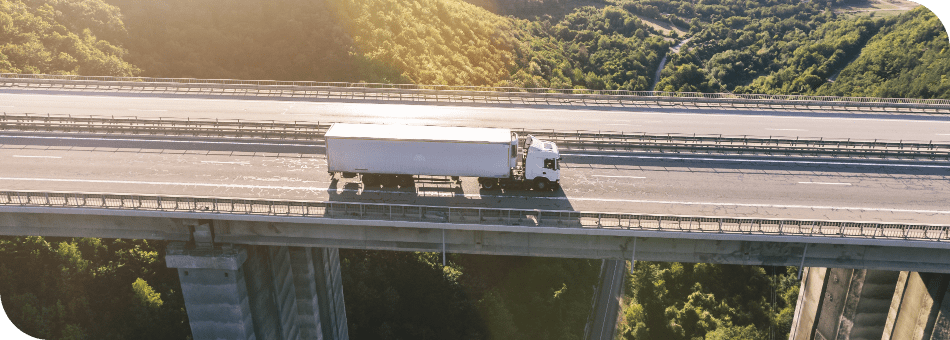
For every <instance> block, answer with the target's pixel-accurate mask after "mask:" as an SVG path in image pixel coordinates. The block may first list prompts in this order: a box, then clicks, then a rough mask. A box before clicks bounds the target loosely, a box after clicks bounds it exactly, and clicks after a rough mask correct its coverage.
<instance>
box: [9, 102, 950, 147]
mask: <svg viewBox="0 0 950 340" xmlns="http://www.w3.org/2000/svg"><path fill="white" fill-rule="evenodd" d="M0 112H6V113H38V114H71V115H84V116H88V115H99V116H116V117H120V116H123V117H126V116H137V117H141V118H148V117H172V118H179V119H185V118H191V119H212V120H213V119H243V120H276V121H291V122H292V121H306V122H318V121H320V122H347V123H379V124H414V125H425V124H428V125H450V126H469V127H510V128H527V129H532V130H537V129H556V130H591V131H625V132H644V133H651V134H666V133H683V134H694V133H695V134H712V135H718V134H722V135H724V136H742V135H748V136H760V137H769V136H784V137H802V138H805V137H809V138H825V139H842V140H843V139H848V138H851V139H860V140H875V139H881V140H894V141H898V140H910V141H922V142H929V141H933V142H942V143H950V115H925V114H920V115H912V114H905V113H882V112H877V113H867V112H865V113H842V112H813V111H805V112H794V111H784V110H747V109H741V110H724V109H671V108H629V107H628V108H619V107H614V108H590V109H580V108H563V107H546V108H539V107H499V106H486V105H482V106H458V105H452V104H447V103H441V104H440V103H425V104H423V103H396V102H394V103H384V104H376V103H366V102H352V103H344V102H332V101H324V102H317V101H309V100H300V99H298V100H294V99H292V98H270V99H265V98H254V97H243V98H234V97H232V98H225V97H215V98H202V97H198V96H193V95H192V96H189V95H174V96H172V95H154V94H107V93H96V92H66V91H61V92H58V91H36V90H15V89H0Z"/></svg>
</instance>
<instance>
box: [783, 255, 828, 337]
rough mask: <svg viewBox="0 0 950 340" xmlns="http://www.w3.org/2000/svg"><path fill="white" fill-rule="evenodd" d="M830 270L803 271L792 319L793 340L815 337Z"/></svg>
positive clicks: (812, 268) (815, 268) (811, 269)
mask: <svg viewBox="0 0 950 340" xmlns="http://www.w3.org/2000/svg"><path fill="white" fill-rule="evenodd" d="M827 274H828V268H817V267H808V268H805V269H804V270H802V285H801V288H799V290H798V302H797V303H796V304H795V316H794V317H793V318H792V331H791V334H790V335H789V337H788V338H789V339H791V340H809V339H811V338H812V337H813V336H814V329H815V321H816V317H817V316H818V309H819V308H821V301H822V299H821V297H822V295H824V291H825V282H826V281H825V276H826V275H827Z"/></svg>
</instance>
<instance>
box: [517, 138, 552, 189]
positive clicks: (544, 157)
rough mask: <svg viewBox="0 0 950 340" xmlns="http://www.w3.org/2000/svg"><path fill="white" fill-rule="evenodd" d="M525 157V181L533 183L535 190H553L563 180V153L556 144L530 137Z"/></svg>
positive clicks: (527, 140) (527, 139)
mask: <svg viewBox="0 0 950 340" xmlns="http://www.w3.org/2000/svg"><path fill="white" fill-rule="evenodd" d="M525 144H527V147H526V148H525V155H524V163H523V164H524V177H525V181H528V182H532V183H533V185H534V188H535V189H538V190H549V189H553V188H554V187H555V186H557V185H558V184H559V183H560V180H561V153H560V152H559V151H558V149H557V144H554V142H549V141H543V140H540V139H537V138H535V137H534V136H532V135H528V138H526V140H525Z"/></svg>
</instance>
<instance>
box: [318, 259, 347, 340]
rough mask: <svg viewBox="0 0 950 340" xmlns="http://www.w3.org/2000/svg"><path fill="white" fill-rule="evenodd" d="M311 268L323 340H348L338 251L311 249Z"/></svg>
mask: <svg viewBox="0 0 950 340" xmlns="http://www.w3.org/2000/svg"><path fill="white" fill-rule="evenodd" d="M313 266H314V273H315V275H314V277H315V278H316V279H317V280H316V283H317V295H318V298H317V302H318V304H319V305H320V316H321V318H320V324H321V325H323V326H324V327H323V336H324V339H349V337H350V336H349V331H348V328H347V325H346V306H345V305H344V303H343V276H342V275H341V274H340V250H339V249H337V248H313Z"/></svg>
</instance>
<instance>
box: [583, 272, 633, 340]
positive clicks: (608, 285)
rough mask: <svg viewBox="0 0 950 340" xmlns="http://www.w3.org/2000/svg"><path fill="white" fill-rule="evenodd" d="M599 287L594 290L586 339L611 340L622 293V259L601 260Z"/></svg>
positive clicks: (615, 326) (615, 329)
mask: <svg viewBox="0 0 950 340" xmlns="http://www.w3.org/2000/svg"><path fill="white" fill-rule="evenodd" d="M603 263H604V267H603V271H601V273H600V280H598V282H600V287H597V292H595V293H594V294H595V295H594V297H595V300H594V301H595V302H594V306H593V311H594V315H593V317H592V318H591V319H590V323H589V324H588V328H587V332H588V333H587V334H585V336H586V337H585V339H586V340H613V338H614V335H615V334H616V332H617V321H618V319H619V318H620V315H619V314H620V298H621V295H623V284H624V283H623V276H624V269H626V261H624V260H603Z"/></svg>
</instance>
